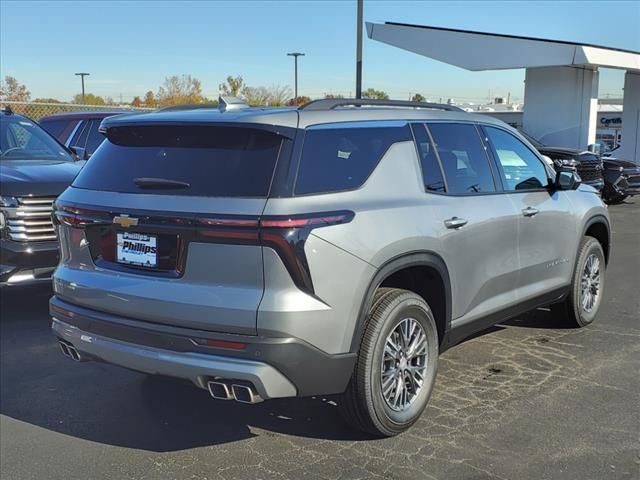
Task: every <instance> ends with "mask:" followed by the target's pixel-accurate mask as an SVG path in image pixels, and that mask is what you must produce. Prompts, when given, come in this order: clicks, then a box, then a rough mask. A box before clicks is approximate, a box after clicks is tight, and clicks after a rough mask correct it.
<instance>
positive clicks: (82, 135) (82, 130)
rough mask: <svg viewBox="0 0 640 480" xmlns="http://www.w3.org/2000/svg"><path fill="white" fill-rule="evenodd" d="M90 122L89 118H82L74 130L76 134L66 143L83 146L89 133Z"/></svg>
mask: <svg viewBox="0 0 640 480" xmlns="http://www.w3.org/2000/svg"><path fill="white" fill-rule="evenodd" d="M90 123H91V122H90V121H89V120H82V123H81V124H80V126H79V127H78V130H76V134H75V135H74V136H73V138H72V139H71V142H69V143H68V145H70V146H72V147H80V148H84V146H85V144H86V143H87V136H88V135H89V124H90Z"/></svg>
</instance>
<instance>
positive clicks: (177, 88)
mask: <svg viewBox="0 0 640 480" xmlns="http://www.w3.org/2000/svg"><path fill="white" fill-rule="evenodd" d="M191 103H202V83H201V82H200V80H198V79H197V78H195V77H192V76H191V75H181V76H178V75H173V76H171V77H167V78H166V79H165V80H164V83H163V84H162V86H161V87H160V88H159V89H158V95H157V104H158V105H159V106H167V105H181V104H191Z"/></svg>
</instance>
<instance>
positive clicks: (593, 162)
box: [524, 134, 640, 204]
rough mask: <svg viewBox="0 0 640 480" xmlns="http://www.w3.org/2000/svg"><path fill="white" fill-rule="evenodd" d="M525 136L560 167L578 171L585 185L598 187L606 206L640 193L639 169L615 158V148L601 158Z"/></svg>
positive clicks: (597, 155)
mask: <svg viewBox="0 0 640 480" xmlns="http://www.w3.org/2000/svg"><path fill="white" fill-rule="evenodd" d="M524 136H525V137H526V138H527V140H529V142H530V143H531V144H532V145H533V146H534V147H536V149H537V150H538V151H539V152H540V153H541V154H542V155H545V156H547V157H549V158H550V159H551V160H552V161H554V162H555V163H556V164H557V165H559V166H562V167H565V168H566V167H569V168H575V169H576V171H577V172H578V174H579V175H580V177H581V178H582V182H583V183H585V184H587V185H591V186H592V187H594V188H596V189H597V190H598V191H599V192H600V194H601V196H602V199H603V200H604V201H605V202H606V203H608V204H615V203H620V202H622V201H623V200H624V199H625V198H627V197H629V196H631V195H638V194H640V167H639V166H638V165H636V164H635V163H633V162H629V161H627V160H620V159H617V158H614V157H612V156H611V155H612V154H613V153H614V152H615V149H614V150H611V151H609V152H608V153H606V154H604V155H602V156H601V155H599V154H598V153H595V152H591V151H588V150H579V149H575V148H564V147H550V146H547V145H544V144H542V143H540V142H539V141H538V140H536V139H535V138H532V137H531V136H529V135H526V134H524Z"/></svg>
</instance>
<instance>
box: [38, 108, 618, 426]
mask: <svg viewBox="0 0 640 480" xmlns="http://www.w3.org/2000/svg"><path fill="white" fill-rule="evenodd" d="M221 105H222V108H221V109H220V110H221V111H217V110H214V109H197V110H182V111H165V112H155V113H149V114H142V115H140V114H138V115H132V116H119V117H111V118H108V119H105V120H104V121H103V124H102V126H101V130H102V132H103V133H104V135H105V136H106V138H107V140H106V141H105V142H104V143H103V144H102V146H101V148H100V149H99V150H98V151H97V152H96V153H95V155H94V156H93V157H92V158H91V160H90V161H89V162H88V163H87V165H86V167H85V168H84V169H83V170H82V171H81V173H80V174H79V175H78V177H77V178H76V180H75V181H74V183H73V185H72V186H71V187H70V188H68V189H67V190H66V191H65V192H64V194H63V195H62V196H60V198H59V199H58V200H57V201H56V204H55V218H56V223H57V225H58V230H59V236H60V240H61V263H60V265H59V267H58V268H57V270H56V272H55V275H54V290H55V296H54V297H53V298H52V300H51V306H50V311H51V315H52V316H53V332H54V334H55V335H56V336H57V337H58V339H59V341H60V347H61V349H62V351H63V353H64V354H65V355H67V356H69V357H71V358H73V359H74V360H76V361H83V360H89V359H91V360H100V361H105V362H109V363H113V364H116V365H121V366H124V367H127V368H131V369H134V370H138V371H141V372H146V373H149V374H161V375H169V376H175V377H181V378H185V379H190V380H191V381H193V383H195V385H197V386H198V387H200V388H203V389H207V390H208V391H209V392H210V394H211V395H212V396H213V397H214V398H217V399H224V400H236V401H240V402H247V403H255V402H259V401H262V400H266V399H272V398H282V397H294V396H310V395H326V394H342V398H341V399H340V401H339V406H340V407H341V408H342V410H343V411H344V413H345V417H346V418H347V420H349V421H350V422H352V423H353V424H354V425H356V426H357V427H358V428H361V429H364V430H366V431H369V432H373V433H374V434H379V435H395V434H398V433H400V432H402V431H404V430H406V429H407V428H409V427H410V426H411V425H412V424H413V423H414V422H415V421H416V420H417V419H418V418H419V416H420V414H421V413H422V411H423V410H424V408H425V406H426V404H427V401H428V399H429V396H430V393H431V390H432V387H433V384H434V380H435V376H436V370H437V364H438V355H439V353H441V352H443V351H444V350H445V349H447V348H448V347H450V346H452V345H454V344H456V343H457V342H460V341H461V340H462V339H464V338H466V337H468V336H469V335H472V334H473V333H475V332H478V331H480V330H482V329H485V328H487V327H488V326H490V325H492V324H495V323H497V322H500V321H503V320H505V319H507V318H509V317H512V316H514V315H517V314H520V313H522V312H524V311H527V310H530V309H533V308H536V307H540V306H545V305H554V309H556V310H558V311H560V312H561V315H560V316H559V318H562V319H564V320H569V321H571V322H573V323H574V324H576V325H578V326H584V325H587V324H589V323H591V322H592V321H593V320H594V318H595V316H596V313H597V311H598V307H599V305H600V302H601V300H602V291H603V290H602V289H603V282H604V271H605V266H606V263H607V260H608V257H609V250H610V235H609V231H610V227H609V219H608V215H607V209H606V208H605V207H604V206H603V204H602V201H601V200H600V198H599V197H598V195H597V192H596V191H595V190H594V189H593V188H591V187H587V186H584V185H580V182H579V177H577V176H576V175H575V173H574V172H573V171H559V172H555V171H553V170H552V169H551V168H550V167H548V166H546V164H545V162H544V161H543V159H542V158H541V157H540V155H539V154H538V153H537V152H536V150H535V149H534V148H533V147H532V146H531V145H530V144H529V143H528V142H527V141H526V140H525V139H523V138H522V137H521V136H520V135H519V134H518V133H517V132H516V131H515V130H513V129H511V128H510V127H508V126H506V125H505V124H504V123H502V122H500V121H498V120H494V119H491V118H488V117H486V116H478V115H472V114H469V113H465V112H462V111H459V110H458V109H456V108H455V107H450V106H446V105H436V104H416V103H409V102H400V101H372V100H366V101H362V100H344V99H339V100H320V101H316V102H312V103H310V104H307V105H306V106H304V107H301V108H299V109H296V108H290V109H257V108H248V107H246V106H245V105H242V104H241V103H237V102H225V101H223V102H222V103H221Z"/></svg>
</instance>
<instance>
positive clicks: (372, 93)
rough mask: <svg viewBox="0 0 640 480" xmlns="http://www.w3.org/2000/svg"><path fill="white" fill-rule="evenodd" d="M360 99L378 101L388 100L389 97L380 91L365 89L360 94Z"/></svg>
mask: <svg viewBox="0 0 640 480" xmlns="http://www.w3.org/2000/svg"><path fill="white" fill-rule="evenodd" d="M362 98H375V99H378V100H389V95H388V94H387V93H386V92H383V91H382V90H376V89H375V88H367V89H366V90H365V91H364V92H362Z"/></svg>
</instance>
